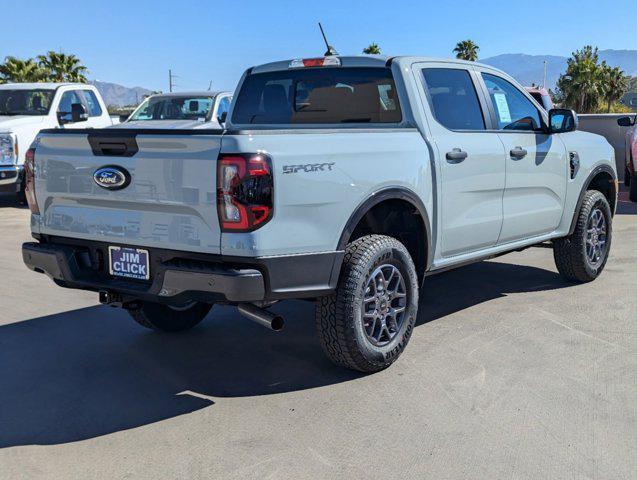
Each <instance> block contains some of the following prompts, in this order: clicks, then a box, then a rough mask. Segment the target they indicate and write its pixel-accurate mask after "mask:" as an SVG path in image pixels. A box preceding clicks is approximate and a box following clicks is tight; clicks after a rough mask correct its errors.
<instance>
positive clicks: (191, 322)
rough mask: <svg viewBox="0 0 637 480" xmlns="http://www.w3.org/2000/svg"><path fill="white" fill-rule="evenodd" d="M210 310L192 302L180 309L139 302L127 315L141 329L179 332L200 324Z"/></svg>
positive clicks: (202, 304)
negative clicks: (137, 306)
mask: <svg viewBox="0 0 637 480" xmlns="http://www.w3.org/2000/svg"><path fill="white" fill-rule="evenodd" d="M211 308H212V305H209V304H207V303H200V302H193V303H191V304H188V305H184V306H182V307H173V306H170V305H163V304H161V303H154V302H140V303H139V308H135V309H131V310H128V313H129V314H130V316H131V317H133V320H135V321H136V322H137V323H139V324H140V325H141V326H142V327H146V328H150V329H151V330H159V331H162V332H181V331H183V330H188V329H190V328H192V327H194V326H195V325H197V324H198V323H199V322H201V321H202V320H203V319H204V318H205V317H206V315H208V312H210V309H211Z"/></svg>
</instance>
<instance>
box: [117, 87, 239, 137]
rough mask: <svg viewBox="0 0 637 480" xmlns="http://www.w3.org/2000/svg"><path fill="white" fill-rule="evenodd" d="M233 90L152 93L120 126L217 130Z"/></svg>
mask: <svg viewBox="0 0 637 480" xmlns="http://www.w3.org/2000/svg"><path fill="white" fill-rule="evenodd" d="M231 102H232V93H231V92H211V91H201V92H173V93H160V94H157V95H151V96H150V97H148V98H146V99H145V100H144V101H143V102H142V103H141V104H140V105H139V106H138V107H137V108H136V109H135V111H134V112H133V113H131V115H130V116H129V117H128V118H125V119H122V123H120V124H119V128H138V129H142V128H160V129H171V130H175V129H184V130H188V129H202V128H203V129H211V128H212V129H217V128H222V125H223V123H225V121H226V116H227V115H228V110H230V103H231Z"/></svg>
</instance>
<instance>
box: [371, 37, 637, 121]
mask: <svg viewBox="0 0 637 480" xmlns="http://www.w3.org/2000/svg"><path fill="white" fill-rule="evenodd" d="M479 51H480V47H479V46H478V45H477V44H476V43H475V42H474V41H473V40H462V41H461V42H458V43H457V44H456V46H455V48H454V49H453V53H455V54H456V58H458V59H460V60H468V61H470V62H476V61H477V60H478V52H479ZM363 53H366V54H372V55H379V54H380V53H381V49H380V47H379V46H378V44H376V43H372V44H370V45H369V46H368V47H366V48H365V49H364V50H363ZM628 92H637V77H632V78H631V77H630V76H628V75H626V73H625V72H624V71H623V70H622V69H621V68H619V67H611V66H610V65H608V64H607V63H606V62H605V61H603V62H600V61H599V51H598V49H597V48H593V47H592V46H585V47H584V48H582V49H581V50H577V51H575V52H573V54H572V56H571V58H569V59H568V61H567V68H566V72H564V73H563V74H562V75H561V76H560V77H559V79H558V81H557V89H556V91H554V92H553V91H551V92H550V93H551V96H552V97H553V101H554V102H555V103H557V104H559V105H561V106H562V107H564V108H572V109H573V110H575V111H576V112H578V113H602V112H605V113H610V112H611V111H613V112H618V113H623V112H629V111H630V108H629V107H627V106H626V105H623V104H621V103H619V100H621V98H622V97H623V96H624V95H625V94H626V93H628Z"/></svg>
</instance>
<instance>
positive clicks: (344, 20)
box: [0, 0, 637, 90]
mask: <svg viewBox="0 0 637 480" xmlns="http://www.w3.org/2000/svg"><path fill="white" fill-rule="evenodd" d="M0 6H2V7H3V8H2V9H1V10H2V11H3V12H4V14H5V15H6V14H7V13H10V15H9V17H6V16H5V18H4V21H3V25H2V32H0V58H4V57H5V56H7V55H14V56H18V57H30V56H34V55H37V54H39V53H42V52H44V51H46V50H51V49H54V50H59V49H62V50H63V51H64V52H66V53H74V54H76V55H78V56H79V57H80V58H81V59H82V60H83V62H84V64H85V65H87V66H88V67H89V70H90V75H89V77H90V78H91V79H98V80H103V81H110V82H115V83H120V84H123V85H126V86H129V87H132V86H143V87H147V88H151V89H158V90H167V86H168V69H169V68H172V69H173V71H174V73H175V74H177V75H179V78H178V79H176V83H177V84H178V85H179V86H178V87H177V89H178V90H179V89H181V90H185V89H205V88H207V87H208V83H209V82H210V81H211V80H212V82H213V88H223V89H233V88H234V86H235V84H236V82H237V81H238V79H239V77H240V76H241V73H242V72H243V71H244V70H245V69H246V68H247V67H250V66H252V65H257V64H260V63H265V62H268V61H272V60H281V59H287V58H295V57H303V56H312V55H320V54H322V53H323V52H324V50H325V48H324V46H323V44H322V39H321V37H320V33H319V30H318V28H317V26H316V23H317V22H318V21H319V20H320V21H322V22H323V25H324V26H325V29H326V31H327V34H328V37H329V39H330V42H331V43H332V44H333V45H334V46H335V47H336V49H337V50H338V51H339V53H342V54H357V53H360V51H361V50H362V48H363V47H365V46H366V45H367V44H369V43H370V42H377V43H378V44H380V46H381V47H382V49H383V53H387V54H390V55H401V54H416V55H433V56H443V57H448V56H451V55H452V53H451V50H452V49H453V47H454V45H455V43H456V42H457V41H459V40H463V39H466V38H471V39H473V40H474V41H475V42H476V43H478V45H480V47H481V50H480V56H481V57H483V58H486V57H490V56H494V55H498V54H502V53H528V54H553V55H564V56H568V55H569V54H570V53H571V52H572V51H573V50H575V49H577V48H580V47H582V46H583V45H585V44H593V45H596V46H598V47H600V49H607V48H613V49H631V50H637V24H636V23H635V18H636V17H635V12H636V11H635V7H634V0H614V1H611V2H607V1H599V0H596V1H595V0H583V1H565V0H552V1H545V0H535V1H528V2H520V1H514V0H509V1H499V0H481V1H457V0H443V1H438V2H432V1H425V0H421V1H402V0H393V1H387V0H385V1H377V0H367V1H358V0H341V1H334V0H323V1H307V0H296V1H288V0H269V1H255V0H246V1H241V0H236V1H234V2H233V1H219V0H217V1H212V0H208V1H190V0H181V1H177V0H172V1H167V0H155V1H146V0H127V1H120V0H108V1H100V2H93V1H86V0H84V1H77V0H55V1H53V0H48V1H40V0H38V1H35V0H13V1H7V0H0ZM27 19H33V20H32V21H26V20H27ZM542 22H545V24H542Z"/></svg>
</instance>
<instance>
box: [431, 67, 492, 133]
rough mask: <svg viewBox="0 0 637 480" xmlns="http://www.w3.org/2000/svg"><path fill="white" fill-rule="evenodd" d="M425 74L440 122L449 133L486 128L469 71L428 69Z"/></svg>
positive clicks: (434, 111) (432, 107)
mask: <svg viewBox="0 0 637 480" xmlns="http://www.w3.org/2000/svg"><path fill="white" fill-rule="evenodd" d="M422 74H423V78H424V81H425V88H426V90H427V95H428V97H429V103H430V105H431V109H432V111H433V114H434V116H435V117H436V120H437V121H438V123H440V124H441V125H443V126H444V127H446V128H448V129H449V130H485V129H486V127H485V122H484V116H483V114H482V109H481V108H480V101H479V100H478V94H477V92H476V89H475V86H474V84H473V80H471V75H470V74H469V72H468V71H467V70H462V69H455V68H426V69H424V70H423V71H422Z"/></svg>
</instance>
